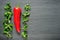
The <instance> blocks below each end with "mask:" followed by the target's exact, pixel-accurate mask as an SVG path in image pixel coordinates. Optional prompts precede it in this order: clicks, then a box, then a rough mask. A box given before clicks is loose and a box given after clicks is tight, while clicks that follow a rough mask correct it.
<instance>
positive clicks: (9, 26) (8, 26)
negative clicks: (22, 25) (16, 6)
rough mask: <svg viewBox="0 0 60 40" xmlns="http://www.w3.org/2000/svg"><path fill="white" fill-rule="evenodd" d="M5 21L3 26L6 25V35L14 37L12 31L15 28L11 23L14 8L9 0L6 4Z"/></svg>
mask: <svg viewBox="0 0 60 40" xmlns="http://www.w3.org/2000/svg"><path fill="white" fill-rule="evenodd" d="M4 10H5V13H4V17H5V19H4V21H3V26H4V32H3V33H4V35H5V36H6V37H8V38H12V35H11V32H12V30H13V24H12V23H11V18H12V15H13V13H12V9H11V5H10V2H7V4H6V6H4Z"/></svg>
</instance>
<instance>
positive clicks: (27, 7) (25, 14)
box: [21, 4, 31, 38]
mask: <svg viewBox="0 0 60 40" xmlns="http://www.w3.org/2000/svg"><path fill="white" fill-rule="evenodd" d="M24 10H25V12H23V14H22V23H23V28H22V29H23V32H22V33H21V35H22V37H23V38H27V37H28V33H27V29H28V24H27V22H28V21H29V16H30V12H29V11H30V10H31V7H30V5H29V4H26V5H25V6H24Z"/></svg>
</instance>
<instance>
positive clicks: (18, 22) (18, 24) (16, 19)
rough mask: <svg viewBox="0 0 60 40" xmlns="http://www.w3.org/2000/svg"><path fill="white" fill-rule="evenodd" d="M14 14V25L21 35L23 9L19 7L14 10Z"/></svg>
mask: <svg viewBox="0 0 60 40" xmlns="http://www.w3.org/2000/svg"><path fill="white" fill-rule="evenodd" d="M13 12H14V25H15V29H16V31H17V32H18V33H20V31H21V13H22V12H21V8H19V7H15V8H14V9H13Z"/></svg>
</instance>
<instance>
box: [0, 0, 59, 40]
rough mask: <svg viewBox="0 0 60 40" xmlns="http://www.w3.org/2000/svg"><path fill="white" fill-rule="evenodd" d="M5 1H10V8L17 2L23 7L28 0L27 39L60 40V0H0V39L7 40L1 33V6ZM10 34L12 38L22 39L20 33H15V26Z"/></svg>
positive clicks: (2, 16)
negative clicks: (29, 7) (29, 9)
mask: <svg viewBox="0 0 60 40" xmlns="http://www.w3.org/2000/svg"><path fill="white" fill-rule="evenodd" d="M7 1H10V2H11V6H12V9H13V7H14V6H16V5H17V4H19V5H20V7H21V8H23V6H24V5H25V4H26V3H28V1H29V2H30V4H31V15H30V21H29V22H28V24H29V28H28V35H29V37H28V40H60V0H28V1H26V0H0V34H1V35H0V40H2V39H4V40H5V39H6V40H8V39H7V38H6V37H4V35H3V34H2V31H3V26H2V21H3V18H4V15H3V14H4V9H3V6H4V5H5V3H6V2H7ZM12 20H13V19H12ZM12 22H13V21H12ZM12 35H13V38H12V40H23V38H22V37H21V35H18V34H17V33H16V31H15V28H14V30H13V33H12ZM10 40H11V39H10Z"/></svg>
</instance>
